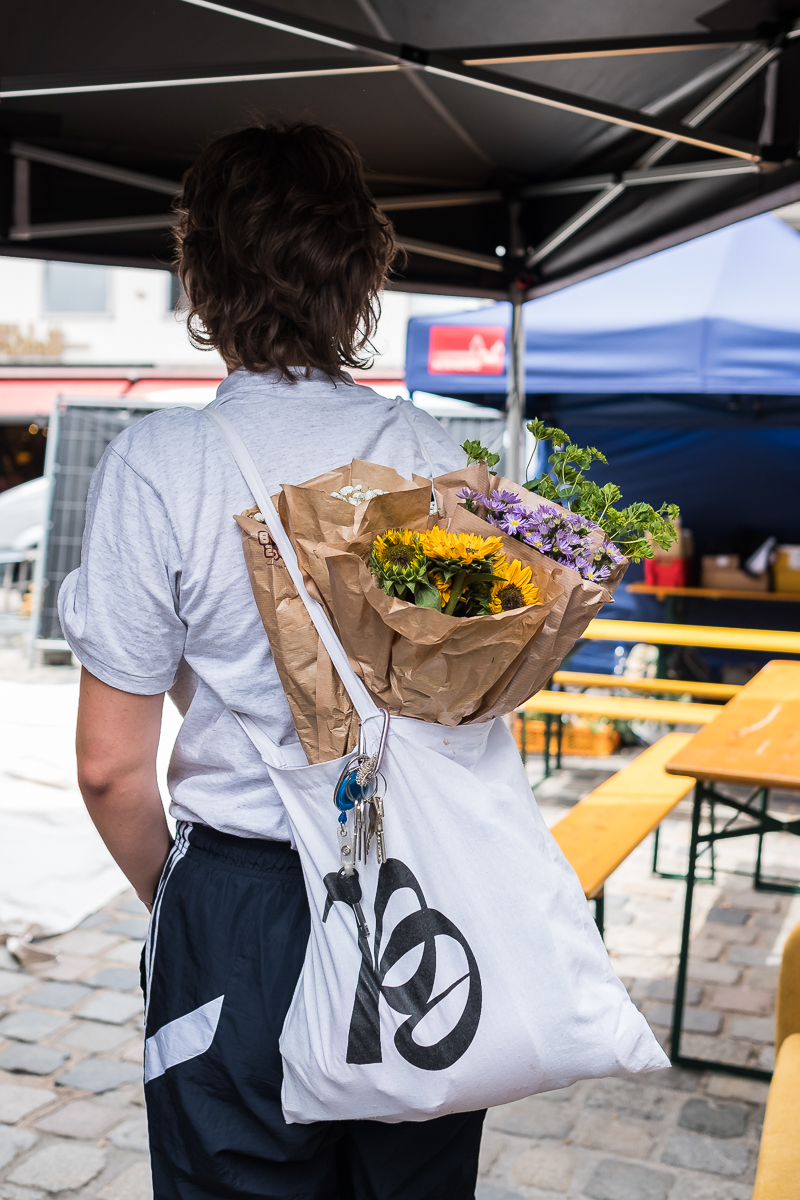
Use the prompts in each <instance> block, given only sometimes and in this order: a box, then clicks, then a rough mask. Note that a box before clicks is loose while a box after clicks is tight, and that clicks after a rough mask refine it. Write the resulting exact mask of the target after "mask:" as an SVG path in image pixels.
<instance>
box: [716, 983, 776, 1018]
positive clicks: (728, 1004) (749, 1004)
mask: <svg viewBox="0 0 800 1200" xmlns="http://www.w3.org/2000/svg"><path fill="white" fill-rule="evenodd" d="M711 1003H712V1004H713V1005H714V1006H715V1008H721V1009H722V1010H723V1012H739V1013H751V1014H752V1015H753V1016H766V1015H767V1014H768V1013H771V1012H772V1011H773V1009H774V1007H775V993H774V992H767V991H763V990H758V989H757V988H717V989H716V990H715V992H714V995H713V997H712V999H711Z"/></svg>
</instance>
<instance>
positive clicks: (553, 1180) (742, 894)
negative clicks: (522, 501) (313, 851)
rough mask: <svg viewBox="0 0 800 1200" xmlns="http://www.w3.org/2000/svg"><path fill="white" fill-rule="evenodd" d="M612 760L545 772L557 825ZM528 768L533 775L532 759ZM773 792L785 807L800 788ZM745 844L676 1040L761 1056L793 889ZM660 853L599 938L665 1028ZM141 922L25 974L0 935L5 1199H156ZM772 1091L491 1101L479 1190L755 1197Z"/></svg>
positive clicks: (127, 900)
mask: <svg viewBox="0 0 800 1200" xmlns="http://www.w3.org/2000/svg"><path fill="white" fill-rule="evenodd" d="M621 765H622V762H617V761H616V760H614V761H613V762H612V761H609V760H606V761H605V762H602V763H600V762H598V761H594V762H591V761H589V760H574V761H573V762H571V763H570V768H569V769H568V770H565V771H563V772H561V773H560V774H559V775H558V776H556V777H554V778H553V779H551V780H549V781H548V782H547V783H546V784H545V785H542V786H541V787H537V789H536V791H537V795H538V798H539V802H540V804H541V806H542V811H543V812H544V814H545V818H546V819H547V821H548V823H549V824H551V825H552V824H553V823H554V822H555V821H556V820H558V819H559V818H560V817H561V816H562V815H563V813H564V811H565V808H566V807H568V806H569V805H570V804H572V803H574V802H575V801H576V800H577V799H579V798H580V796H581V795H583V794H585V793H586V792H588V791H589V790H591V788H592V787H594V786H596V784H597V783H598V782H599V781H600V780H601V779H603V778H605V777H606V776H607V775H608V774H609V773H610V771H611V770H615V769H618V768H619V766H621ZM531 770H532V776H533V777H534V778H535V775H536V764H535V763H534V764H532V765H531ZM777 799H778V803H779V804H780V803H781V798H780V797H778V798H777ZM783 804H784V808H785V809H786V811H787V813H788V812H789V811H791V806H792V805H793V804H795V801H794V800H793V799H792V798H791V797H784V798H783ZM688 811H689V810H688V806H687V805H685V804H684V805H682V806H680V807H679V809H678V810H676V812H675V814H674V815H673V817H672V818H671V819H670V820H668V821H666V822H664V824H663V826H662V838H661V843H662V864H663V866H664V868H666V869H670V870H678V869H680V867H681V863H682V857H683V855H684V853H685V847H686V845H687V842H688ZM772 840H773V841H774V843H775V845H774V847H771V841H770V839H768V840H767V848H768V849H767V855H766V860H765V862H766V869H767V870H771V871H773V872H774V873H776V874H784V875H786V876H787V877H791V876H792V875H794V876H795V877H800V839H797V838H792V837H789V836H787V837H784V836H783V835H780V836H778V835H775V837H774V839H772ZM751 849H752V848H750V847H749V839H748V841H747V842H739V843H727V844H726V846H725V849H724V850H723V852H722V853H721V854H720V856H719V859H718V865H721V866H723V867H724V868H725V870H724V871H723V870H720V871H719V873H718V876H717V881H716V883H715V884H714V885H711V884H707V885H704V886H702V887H700V888H698V891H697V893H696V895H697V904H696V921H695V926H694V931H693V951H692V960H691V969H690V982H691V987H690V994H689V997H688V1006H687V1009H686V1018H687V1020H686V1026H687V1030H688V1032H687V1035H686V1039H685V1043H684V1048H685V1051H686V1052H687V1053H689V1054H691V1055H693V1056H697V1057H713V1058H716V1059H721V1060H723V1061H727V1062H734V1063H747V1064H753V1065H758V1064H760V1065H762V1066H764V1067H769V1066H770V1065H771V1061H772V1058H771V1055H772V1033H773V1019H774V1018H773V1012H774V999H775V986H776V981H777V965H778V963H779V961H780V948H781V946H782V944H783V941H784V940H785V937H786V935H787V934H788V931H789V929H790V928H791V927H792V926H793V925H794V924H795V923H796V922H797V921H798V920H800V901H799V900H798V898H793V897H789V896H782V895H781V896H779V895H775V894H770V893H764V892H759V893H756V892H754V891H753V890H752V887H751V884H750V880H749V878H748V876H747V874H746V872H747V870H748V869H752V854H751ZM748 854H750V857H749V858H748V857H747V855H748ZM651 857H652V843H651V842H648V843H646V844H645V845H643V846H642V847H640V849H639V850H637V851H636V853H634V854H633V855H631V857H630V858H629V859H628V860H627V861H626V862H625V863H624V864H623V866H622V867H621V868H620V869H619V870H618V871H617V872H616V873H615V875H614V876H613V878H612V880H611V881H610V885H609V888H608V893H607V900H606V919H607V936H606V940H607V944H608V946H609V950H610V953H611V956H612V962H613V963H614V965H615V967H616V969H617V971H618V973H619V975H620V976H621V977H622V979H623V980H624V982H625V984H626V986H627V987H628V989H629V991H630V993H631V995H632V997H633V998H634V1000H635V1001H636V1003H637V1004H639V1005H640V1007H641V1008H642V1010H643V1011H644V1013H645V1015H646V1016H647V1018H648V1020H649V1021H650V1022H651V1024H652V1026H653V1029H654V1030H655V1032H656V1033H657V1035H658V1036H659V1038H660V1039H661V1041H662V1042H663V1043H666V1041H667V1037H668V1033H669V1029H668V1026H669V1022H670V1020H671V1009H670V1003H671V997H672V989H673V981H674V977H675V969H676V963H677V949H678V938H679V931H680V921H681V913H682V905H683V885H682V884H681V883H680V882H676V881H672V880H663V879H659V878H658V877H656V876H654V875H653V874H652V869H651V867H652V863H651ZM737 871H738V872H741V873H740V874H736V873H735V872H737ZM145 927H146V913H145V911H144V909H143V906H142V905H141V904H140V903H139V901H138V900H136V898H135V896H134V895H133V893H132V892H126V893H125V894H123V895H122V896H120V897H119V898H118V899H117V900H116V901H115V902H114V903H113V904H111V905H109V906H108V907H107V908H105V909H103V910H102V911H101V912H98V913H96V914H95V915H94V916H91V917H89V918H88V919H87V920H86V921H84V922H83V923H82V925H81V926H79V928H77V929H76V930H73V931H72V932H71V933H67V934H64V935H62V936H61V937H58V938H54V939H51V941H50V942H48V943H46V944H47V945H51V946H52V947H54V948H56V949H58V951H59V953H60V958H59V960H58V961H57V962H55V963H50V964H42V965H37V966H29V967H26V969H25V970H21V969H20V968H19V967H18V966H17V964H16V963H15V962H14V961H13V960H12V959H11V957H10V956H9V955H8V954H7V952H6V951H5V949H4V948H3V947H0V1200H56V1198H57V1197H61V1196H63V1197H64V1198H65V1200H66V1197H70V1198H75V1200H78V1198H80V1200H83V1198H86V1200H89V1198H91V1200H150V1197H151V1195H152V1193H151V1190H150V1180H149V1168H148V1162H147V1147H146V1122H145V1115H144V1108H143V1095H142V1085H141V1078H140V1077H141V1060H142V1021H141V1017H142V1005H141V994H140V992H139V989H138V959H139V954H140V952H141V946H142V939H143V937H144V933H145ZM766 1092H767V1087H766V1084H764V1083H760V1082H755V1081H750V1080H744V1079H741V1078H737V1077H734V1076H730V1075H725V1074H722V1073H718V1072H714V1071H697V1072H695V1071H684V1070H675V1069H673V1070H670V1071H665V1072H658V1073H656V1074H653V1075H649V1076H643V1077H640V1078H637V1079H630V1080H627V1079H626V1080H618V1079H607V1080H597V1081H591V1082H584V1083H579V1084H576V1085H574V1086H573V1087H571V1088H567V1089H565V1090H564V1091H562V1092H556V1093H550V1094H547V1095H544V1096H534V1097H531V1098H530V1099H528V1100H523V1101H519V1102H518V1103H516V1104H511V1105H507V1106H505V1107H503V1108H497V1109H493V1110H492V1111H491V1112H490V1113H489V1115H488V1117H487V1121H486V1130H485V1135H484V1140H483V1150H482V1159H481V1177H480V1183H479V1186H478V1192H477V1200H515V1198H517V1197H527V1198H528V1200H747V1198H748V1197H749V1196H750V1193H751V1188H752V1180H753V1175H754V1171H755V1161H756V1155H757V1149H758V1137H759V1130H760V1125H761V1120H762V1117H763V1105H764V1100H765V1097H766Z"/></svg>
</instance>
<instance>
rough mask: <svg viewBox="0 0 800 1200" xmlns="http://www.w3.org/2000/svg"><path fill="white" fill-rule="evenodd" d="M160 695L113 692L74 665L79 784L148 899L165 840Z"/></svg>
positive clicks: (95, 817) (130, 876) (165, 847)
mask: <svg viewBox="0 0 800 1200" xmlns="http://www.w3.org/2000/svg"><path fill="white" fill-rule="evenodd" d="M163 705H164V695H163V693H162V694H161V695H160V696H134V695H131V694H130V693H129V692H120V691H118V690H117V689H116V688H113V687H109V686H108V684H106V683H101V681H100V680H99V679H97V678H95V676H94V675H91V674H90V673H89V672H88V671H87V670H86V668H85V667H84V668H83V670H82V671H81V694H80V703H79V706H78V733H77V740H76V748H77V753H78V785H79V787H80V789H81V794H82V796H83V799H84V803H85V804H86V807H87V809H88V810H89V816H90V817H91V818H92V821H93V822H94V824H95V826H96V828H97V831H98V833H99V834H100V837H101V838H102V839H103V841H104V842H105V844H106V846H107V847H108V849H109V851H110V853H111V855H112V857H113V858H114V859H115V860H116V862H117V863H118V864H119V866H120V867H121V868H122V870H123V871H124V873H125V875H126V876H127V877H128V879H129V880H130V881H131V883H132V884H133V886H134V888H135V889H136V891H137V893H138V895H139V897H140V899H141V900H143V901H144V902H145V903H146V904H150V903H151V902H152V900H153V896H154V894H155V889H156V887H157V885H158V880H159V877H160V875H161V872H162V870H163V867H164V863H165V862H166V860H167V855H168V854H169V851H170V847H171V844H172V842H171V838H170V834H169V829H168V827H167V822H166V818H165V816H164V808H163V805H162V803H161V796H160V794H159V791H158V783H157V781H156V751H157V750H158V738H159V734H160V732H161V710H162V708H163Z"/></svg>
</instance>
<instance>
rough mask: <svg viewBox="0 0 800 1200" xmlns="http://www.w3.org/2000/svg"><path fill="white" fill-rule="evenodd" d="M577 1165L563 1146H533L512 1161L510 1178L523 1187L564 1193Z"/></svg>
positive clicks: (573, 1157) (575, 1160) (572, 1156)
mask: <svg viewBox="0 0 800 1200" xmlns="http://www.w3.org/2000/svg"><path fill="white" fill-rule="evenodd" d="M577 1165H578V1163H577V1159H576V1158H575V1156H574V1155H573V1154H570V1152H569V1150H567V1149H566V1148H565V1147H563V1146H535V1147H534V1148H533V1149H531V1150H525V1151H524V1152H523V1153H522V1154H520V1156H519V1158H515V1159H514V1162H513V1164H512V1166H511V1178H512V1179H513V1180H514V1182H515V1183H521V1184H522V1186H523V1187H535V1188H541V1189H542V1191H547V1190H548V1189H549V1190H551V1191H554V1192H565V1191H566V1190H567V1188H568V1187H569V1185H570V1183H571V1182H572V1176H573V1175H574V1174H575V1168H576V1167H577Z"/></svg>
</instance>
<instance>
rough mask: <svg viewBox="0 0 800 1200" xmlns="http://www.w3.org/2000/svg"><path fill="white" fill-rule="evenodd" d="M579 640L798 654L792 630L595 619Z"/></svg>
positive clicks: (798, 639) (797, 635)
mask: <svg viewBox="0 0 800 1200" xmlns="http://www.w3.org/2000/svg"><path fill="white" fill-rule="evenodd" d="M581 637H583V638H587V639H588V640H589V641H595V642H646V643H648V644H649V645H651V646H706V647H707V648H708V649H709V650H711V649H715V648H716V649H720V650H756V651H763V652H764V653H766V654H800V632H798V631H797V630H794V629H729V628H728V627H727V626H726V625H673V624H668V623H667V622H666V621H665V622H664V623H663V624H662V623H661V622H660V621H616V620H614V621H606V620H602V619H600V618H598V617H595V618H594V620H593V621H590V622H589V624H588V625H587V627H586V629H584V631H583V633H582V634H581Z"/></svg>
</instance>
